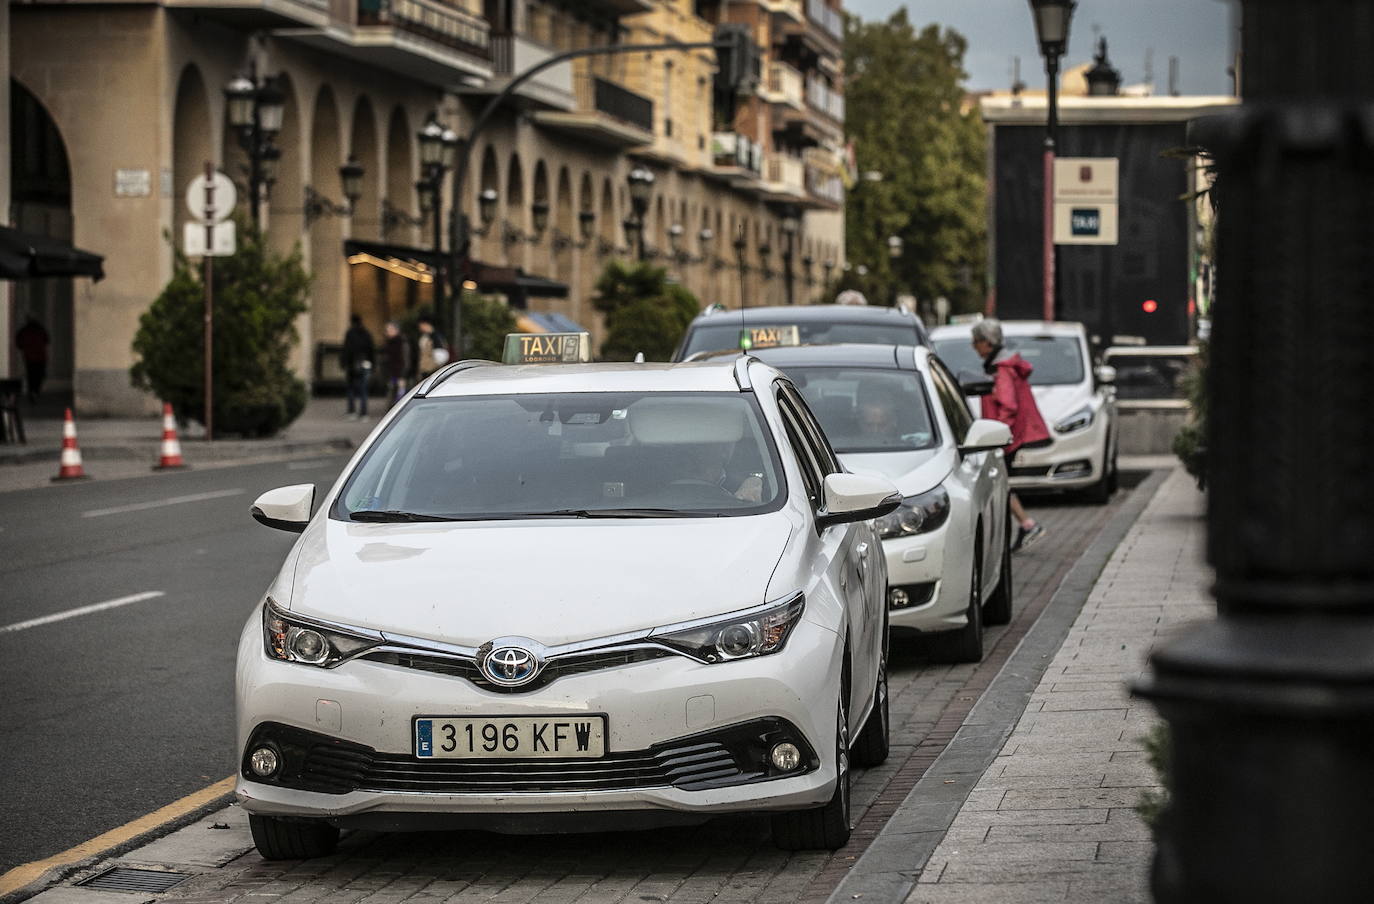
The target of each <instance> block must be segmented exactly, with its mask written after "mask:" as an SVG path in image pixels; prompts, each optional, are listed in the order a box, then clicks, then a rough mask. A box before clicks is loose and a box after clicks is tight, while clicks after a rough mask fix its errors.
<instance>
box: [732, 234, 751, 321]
mask: <svg viewBox="0 0 1374 904" xmlns="http://www.w3.org/2000/svg"><path fill="white" fill-rule="evenodd" d="M731 244H732V245H733V246H734V249H735V257H736V258H738V264H737V266H738V267H739V306H740V307H741V308H742V307H744V306H745V305H746V304H747V303H748V302H747V301H746V299H747V298H748V294H749V293H748V292H747V291H746V286H745V274H747V273H748V272H749V264H748V263H747V262H746V261H745V259H744V258H745V256H746V255H747V254H748V253H749V237H748V236H746V235H745V234H744V227H743V226H741V227H740V228H739V231H738V232H736V233H735V239H734V241H733V242H731Z"/></svg>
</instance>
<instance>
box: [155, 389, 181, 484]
mask: <svg viewBox="0 0 1374 904" xmlns="http://www.w3.org/2000/svg"><path fill="white" fill-rule="evenodd" d="M184 467H186V462H184V461H182V460H181V440H179V439H177V422H176V418H174V417H172V406H171V404H170V403H168V402H163V403H162V454H161V455H160V456H159V457H158V460H157V464H155V465H153V470H154V471H165V470H168V469H171V468H184Z"/></svg>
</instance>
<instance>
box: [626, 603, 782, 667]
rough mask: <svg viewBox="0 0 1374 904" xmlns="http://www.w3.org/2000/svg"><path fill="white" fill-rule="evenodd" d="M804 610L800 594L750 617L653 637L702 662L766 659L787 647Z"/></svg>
mask: <svg viewBox="0 0 1374 904" xmlns="http://www.w3.org/2000/svg"><path fill="white" fill-rule="evenodd" d="M805 607H806V599H805V597H803V596H802V595H801V594H797V595H796V596H795V597H793V598H792V599H790V600H788V601H787V602H785V603H782V604H781V605H778V606H774V607H772V608H771V609H765V610H763V611H762V612H757V613H755V614H753V615H750V616H747V617H738V616H737V617H735V618H728V619H721V620H720V621H715V622H710V623H707V624H701V625H693V626H691V627H685V628H676V627H668V628H660V629H659V630H658V631H655V632H654V633H653V635H652V636H653V638H654V639H655V640H657V641H658V642H660V643H662V644H663V645H664V646H669V647H672V648H673V649H675V650H680V651H682V652H683V653H686V654H687V655H688V656H691V657H692V658H693V659H699V660H701V661H703V662H725V661H726V660H730V659H747V658H749V657H751V656H767V655H768V654H769V653H776V652H778V651H779V650H781V649H782V648H783V646H785V645H786V643H787V637H788V635H789V634H791V633H792V629H793V628H794V627H796V624H797V622H798V621H799V620H800V619H801V614H802V610H803V609H804V608H805ZM660 632H662V633H660Z"/></svg>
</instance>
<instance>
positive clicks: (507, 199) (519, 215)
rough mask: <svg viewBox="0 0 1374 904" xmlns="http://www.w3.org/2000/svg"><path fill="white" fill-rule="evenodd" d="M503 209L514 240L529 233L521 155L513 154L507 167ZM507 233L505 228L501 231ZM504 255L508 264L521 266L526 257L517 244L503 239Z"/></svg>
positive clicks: (505, 223) (506, 224)
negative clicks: (522, 234) (517, 236)
mask: <svg viewBox="0 0 1374 904" xmlns="http://www.w3.org/2000/svg"><path fill="white" fill-rule="evenodd" d="M501 200H502V202H503V204H502V209H503V210H504V216H503V218H502V219H503V220H504V224H503V225H504V226H506V227H509V229H510V231H511V233H512V235H511V237H512V238H514V237H515V236H516V235H518V234H521V233H525V232H527V231H528V226H529V217H528V216H527V215H526V213H527V212H526V209H525V169H524V167H523V166H522V165H521V163H520V155H519V154H518V153H512V154H511V155H510V161H509V163H508V164H507V166H506V190H505V192H504V193H503V196H502V199H501ZM501 231H502V232H505V231H506V230H505V229H504V228H503V229H502V230H501ZM501 245H502V246H503V247H502V252H503V255H504V257H505V259H506V262H507V263H510V264H513V265H515V266H521V265H522V264H523V262H524V259H525V255H524V253H523V249H522V248H521V247H520V245H519V244H518V243H516V242H507V241H506V240H505V238H502V239H501Z"/></svg>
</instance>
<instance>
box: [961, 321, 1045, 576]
mask: <svg viewBox="0 0 1374 904" xmlns="http://www.w3.org/2000/svg"><path fill="white" fill-rule="evenodd" d="M973 350H974V351H976V352H977V353H978V356H979V357H980V358H982V359H983V370H984V371H986V372H987V373H988V374H990V375H991V376H992V378H993V388H992V392H991V393H989V394H988V395H985V396H983V417H986V418H991V419H992V420H995V421H1001V422H1002V423H1004V424H1006V425H1007V426H1008V427H1010V428H1011V443H1010V445H1008V446H1007V448H1006V453H1005V454H1006V458H1007V468H1008V469H1010V468H1011V466H1012V462H1013V461H1014V460H1015V458H1016V451H1017V450H1018V449H1020V448H1021V447H1022V446H1040V445H1044V444H1046V443H1047V442H1049V439H1050V430H1049V428H1048V427H1046V426H1045V419H1044V418H1043V417H1041V416H1040V408H1039V407H1038V406H1037V405H1036V404H1035V395H1034V394H1033V393H1032V392H1031V388H1030V375H1031V371H1032V370H1033V369H1034V368H1032V367H1031V364H1030V362H1029V361H1027V360H1026V359H1025V358H1022V357H1021V356H1020V355H1018V354H1017V353H1016V352H1011V351H1007V350H1006V349H1005V348H1003V347H1002V324H1000V323H998V322H997V321H996V320H992V319H987V320H980V321H978V322H977V323H975V324H974V325H973ZM1011 513H1012V516H1013V517H1015V518H1016V521H1017V524H1018V525H1019V527H1018V529H1017V532H1016V540H1015V541H1014V542H1013V543H1012V545H1011V551H1012V552H1020V551H1021V550H1023V549H1025V548H1026V547H1028V546H1030V545H1031V544H1032V543H1035V542H1036V541H1038V540H1040V539H1042V538H1043V537H1044V536H1045V528H1044V526H1043V525H1042V524H1040V522H1038V521H1036V520H1035V519H1034V518H1032V517H1030V516H1029V515H1027V514H1026V510H1025V509H1024V508H1022V507H1021V500H1020V499H1018V498H1017V497H1016V494H1015V493H1012V494H1011Z"/></svg>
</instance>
